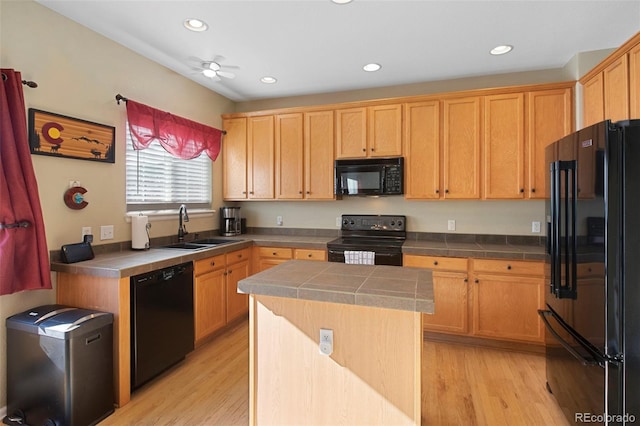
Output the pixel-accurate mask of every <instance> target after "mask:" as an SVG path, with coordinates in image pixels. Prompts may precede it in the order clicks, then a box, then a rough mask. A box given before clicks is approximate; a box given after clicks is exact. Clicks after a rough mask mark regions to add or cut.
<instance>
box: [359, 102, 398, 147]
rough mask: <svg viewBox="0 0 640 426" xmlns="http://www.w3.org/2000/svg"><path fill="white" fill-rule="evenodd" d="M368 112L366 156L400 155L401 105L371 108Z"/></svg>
mask: <svg viewBox="0 0 640 426" xmlns="http://www.w3.org/2000/svg"><path fill="white" fill-rule="evenodd" d="M368 111H369V115H368V121H369V132H368V134H367V140H368V150H369V152H368V156H370V157H395V156H399V155H402V105H400V104H395V105H380V106H372V107H369V108H368Z"/></svg>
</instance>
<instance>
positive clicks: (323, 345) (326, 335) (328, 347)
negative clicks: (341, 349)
mask: <svg viewBox="0 0 640 426" xmlns="http://www.w3.org/2000/svg"><path fill="white" fill-rule="evenodd" d="M320 353H321V354H322V355H331V354H332V353H333V330H329V329H326V328H321V329H320Z"/></svg>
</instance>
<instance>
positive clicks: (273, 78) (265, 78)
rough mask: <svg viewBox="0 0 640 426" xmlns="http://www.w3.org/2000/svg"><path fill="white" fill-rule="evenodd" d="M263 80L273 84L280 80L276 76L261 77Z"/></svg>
mask: <svg viewBox="0 0 640 426" xmlns="http://www.w3.org/2000/svg"><path fill="white" fill-rule="evenodd" d="M260 81H261V82H263V83H265V84H273V83H275V82H277V81H278V80H277V79H276V78H275V77H269V76H264V77H262V78H261V79H260Z"/></svg>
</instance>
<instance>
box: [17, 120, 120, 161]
mask: <svg viewBox="0 0 640 426" xmlns="http://www.w3.org/2000/svg"><path fill="white" fill-rule="evenodd" d="M115 136H116V128H115V127H113V126H108V125H105V124H100V123H94V122H91V121H87V120H82V119H79V118H73V117H67V116H65V115H61V114H56V113H53V112H48V111H42V110H39V109H35V108H29V147H30V149H31V154H37V155H46V156H50V157H60V158H73V159H77V160H88V161H96V162H100V163H115V162H116V152H115V151H116V144H115Z"/></svg>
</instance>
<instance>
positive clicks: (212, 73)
mask: <svg viewBox="0 0 640 426" xmlns="http://www.w3.org/2000/svg"><path fill="white" fill-rule="evenodd" d="M202 74H204V76H205V77H209V78H213V77H215V76H216V72H215V71H214V70H210V69H205V70H202Z"/></svg>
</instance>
